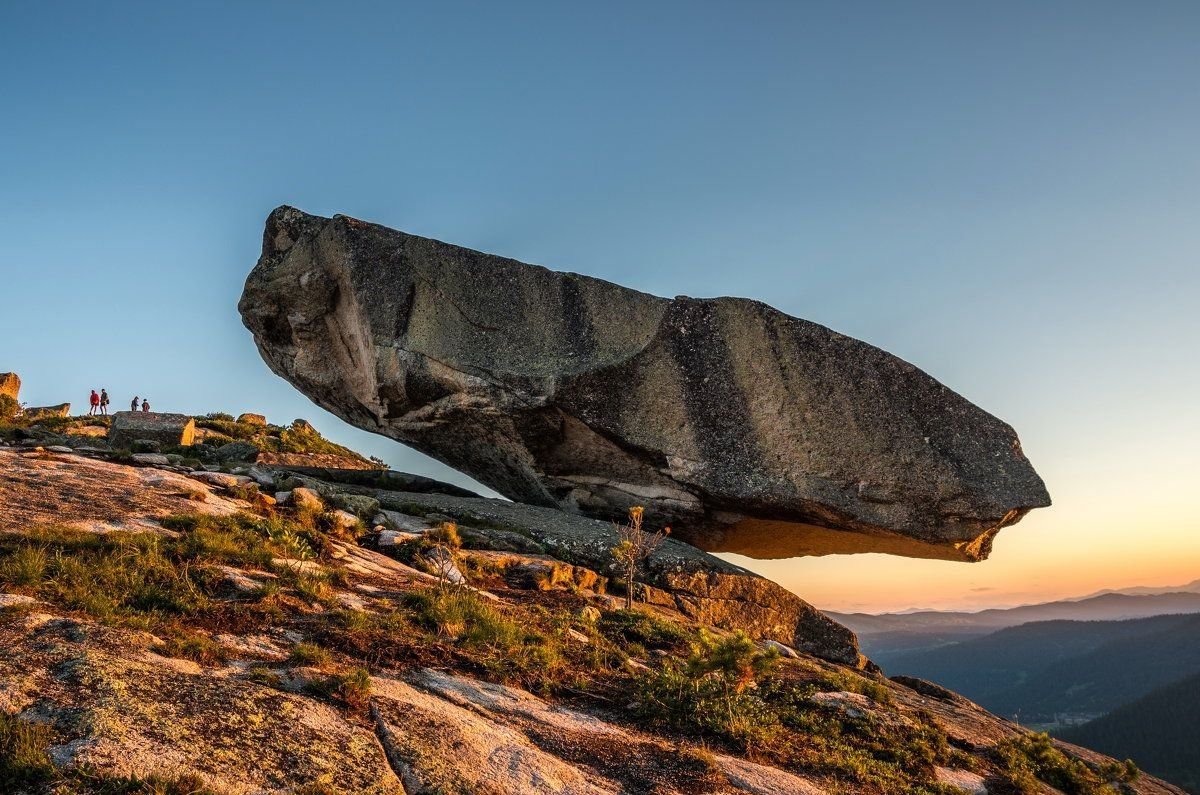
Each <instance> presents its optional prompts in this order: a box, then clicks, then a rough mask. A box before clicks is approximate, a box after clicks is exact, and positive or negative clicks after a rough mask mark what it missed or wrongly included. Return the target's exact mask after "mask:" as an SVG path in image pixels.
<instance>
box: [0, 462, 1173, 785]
mask: <svg viewBox="0 0 1200 795" xmlns="http://www.w3.org/2000/svg"><path fill="white" fill-rule="evenodd" d="M229 443H230V442H224V444H229ZM138 455H140V456H142V457H141V458H130V457H127V456H126V455H125V454H124V453H123V452H102V451H96V450H93V451H87V450H84V451H80V450H74V451H72V450H65V449H62V450H53V451H52V450H49V449H48V448H46V447H44V446H41V445H38V444H37V442H36V440H32V441H28V440H27V441H23V442H20V443H18V444H15V445H7V444H6V446H4V447H2V448H0V473H2V474H0V506H2V507H3V512H2V513H0V516H2V517H3V521H2V523H0V791H2V792H5V793H39V794H40V793H52V792H53V793H118V792H119V793H138V792H140V793H266V792H289V793H308V794H309V795H313V794H315V793H410V795H412V794H415V793H497V794H499V793H543V792H544V793H555V792H557V793H664V794H665V793H759V794H760V795H764V794H768V793H770V794H776V793H777V794H779V795H783V793H814V794H815V793H895V794H896V795H899V794H900V793H942V794H943V795H949V793H955V792H958V793H961V792H973V793H983V792H992V793H1053V792H1065V793H1118V792H1137V793H1178V792H1180V790H1178V789H1175V788H1173V787H1171V786H1169V785H1167V784H1164V783H1162V782H1161V781H1158V780H1156V779H1154V778H1152V777H1150V776H1148V775H1146V774H1139V773H1137V771H1136V770H1135V769H1133V768H1131V767H1129V766H1127V765H1124V764H1118V763H1116V762H1114V761H1113V760H1110V759H1107V758H1105V757H1102V756H1100V755H1097V754H1094V753H1091V752H1088V751H1085V750H1083V749H1080V748H1077V747H1074V746H1070V745H1066V744H1063V743H1058V742H1054V741H1050V740H1048V739H1046V738H1044V737H1042V736H1038V735H1031V734H1029V733H1027V732H1025V731H1023V730H1021V729H1020V728H1018V727H1017V726H1015V725H1013V724H1011V723H1009V722H1007V721H1004V720H1001V719H999V718H997V717H995V716H993V715H990V714H988V713H987V712H985V711H984V710H982V709H981V708H979V707H977V706H975V705H974V704H972V703H970V702H968V701H966V700H965V699H963V698H961V697H959V696H956V695H954V694H953V693H950V692H948V691H945V690H943V689H941V688H939V687H936V686H933V685H930V684H928V683H925V682H922V681H919V680H911V679H904V680H901V681H892V680H889V679H887V678H885V677H884V676H882V675H881V674H880V673H879V672H878V671H877V670H875V669H874V667H873V666H872V665H871V664H869V663H867V662H865V661H864V660H863V659H861V658H860V657H859V656H858V654H857V652H856V651H855V650H854V640H853V636H852V635H850V634H849V633H848V632H846V631H845V630H843V629H842V628H841V627H840V626H838V625H837V624H834V623H833V622H832V621H829V620H828V619H825V618H824V617H823V616H821V615H820V614H819V613H817V612H816V611H813V610H811V608H808V606H807V605H805V604H804V603H803V602H802V601H800V600H799V599H797V598H796V597H794V596H791V595H790V594H787V592H784V591H782V589H779V588H778V587H777V586H774V585H773V584H772V583H769V582H767V581H765V580H762V578H758V577H755V576H754V575H752V574H750V573H749V572H745V571H743V570H740V569H737V568H736V567H732V566H729V565H728V564H725V563H723V562H720V561H718V560H717V559H715V558H711V557H709V556H707V555H705V554H704V553H702V552H699V551H698V550H695V549H692V548H690V547H686V545H683V544H678V542H673V543H667V544H664V545H663V546H662V547H661V548H660V549H659V550H658V551H657V552H655V554H654V556H652V558H651V560H650V561H649V564H648V565H647V566H646V567H645V569H644V570H641V571H640V573H639V575H638V580H639V581H640V583H639V585H638V587H637V596H638V602H637V604H636V605H635V608H634V609H633V610H627V609H625V606H624V601H623V599H622V598H621V595H622V594H624V587H623V583H621V582H620V581H618V580H617V579H616V573H615V571H614V569H613V568H612V566H611V562H612V557H611V549H612V547H613V546H615V545H616V543H617V542H618V539H617V538H616V536H615V531H614V530H613V528H612V526H611V525H608V524H606V523H602V522H595V521H594V520H590V519H586V518H582V517H577V516H570V515H568V514H564V513H562V512H560V511H557V510H554V509H549V508H537V507H529V506H521V505H517V504H513V503H507V502H503V501H497V500H484V499H480V498H476V497H471V496H466V495H465V494H464V493H463V492H462V491H461V490H459V489H455V488H453V487H442V486H439V485H438V484H436V483H434V482H432V481H427V480H424V479H415V478H411V477H409V476H404V475H401V474H399V473H371V472H361V471H360V472H354V471H346V470H331V469H328V468H326V469H323V470H321V469H320V468H291V469H289V467H288V466H287V465H285V464H266V463H257V464H251V463H248V462H247V463H237V462H231V463H223V464H220V463H212V464H209V465H207V466H200V467H198V468H193V466H194V464H193V463H192V462H191V461H183V460H180V461H172V460H169V459H167V458H166V456H165V455H164V454H158V455H164V457H163V459H158V458H156V457H154V456H155V454H138ZM147 455H148V456H149V457H146V456H147ZM406 489H407V490H406ZM789 641H790V642H789ZM797 646H800V647H802V648H799V649H798V648H797Z"/></svg>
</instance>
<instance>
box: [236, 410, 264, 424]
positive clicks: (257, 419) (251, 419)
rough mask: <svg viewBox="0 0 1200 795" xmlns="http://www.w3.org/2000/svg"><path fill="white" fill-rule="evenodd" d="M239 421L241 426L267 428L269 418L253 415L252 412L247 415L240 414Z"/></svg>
mask: <svg viewBox="0 0 1200 795" xmlns="http://www.w3.org/2000/svg"><path fill="white" fill-rule="evenodd" d="M237 421H238V423H239V424H245V425H256V426H258V427H260V428H265V427H266V426H267V418H266V417H265V416H264V415H262V414H251V413H250V412H246V413H245V414H239V415H238V418H237Z"/></svg>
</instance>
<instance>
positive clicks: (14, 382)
mask: <svg viewBox="0 0 1200 795" xmlns="http://www.w3.org/2000/svg"><path fill="white" fill-rule="evenodd" d="M20 394H21V379H20V377H19V376H18V375H17V374H16V373H0V396H5V397H10V398H12V399H13V400H17V398H18V396H19V395H20Z"/></svg>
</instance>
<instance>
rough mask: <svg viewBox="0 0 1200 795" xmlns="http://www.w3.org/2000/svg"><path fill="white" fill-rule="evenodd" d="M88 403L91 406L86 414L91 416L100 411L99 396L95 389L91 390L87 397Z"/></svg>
mask: <svg viewBox="0 0 1200 795" xmlns="http://www.w3.org/2000/svg"><path fill="white" fill-rule="evenodd" d="M88 403H89V404H91V408H89V409H88V416H89V417H90V416H92V415H93V414H96V413H98V412H99V411H100V396H99V395H97V394H96V390H94V389H93V390H92V396H91V397H89V398H88Z"/></svg>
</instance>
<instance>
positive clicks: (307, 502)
mask: <svg viewBox="0 0 1200 795" xmlns="http://www.w3.org/2000/svg"><path fill="white" fill-rule="evenodd" d="M276 499H279V498H278V496H277V497H276ZM288 502H289V503H290V504H291V505H292V506H293V507H295V508H297V509H299V510H302V511H313V512H315V513H320V512H321V511H324V510H325V501H324V500H323V499H321V495H320V494H318V493H317V492H315V491H313V490H312V489H309V488H305V487H303V486H301V487H300V488H296V489H292V492H291V495H290V496H289V498H288Z"/></svg>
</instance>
